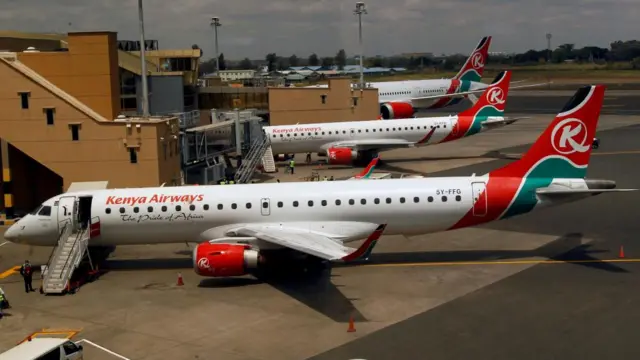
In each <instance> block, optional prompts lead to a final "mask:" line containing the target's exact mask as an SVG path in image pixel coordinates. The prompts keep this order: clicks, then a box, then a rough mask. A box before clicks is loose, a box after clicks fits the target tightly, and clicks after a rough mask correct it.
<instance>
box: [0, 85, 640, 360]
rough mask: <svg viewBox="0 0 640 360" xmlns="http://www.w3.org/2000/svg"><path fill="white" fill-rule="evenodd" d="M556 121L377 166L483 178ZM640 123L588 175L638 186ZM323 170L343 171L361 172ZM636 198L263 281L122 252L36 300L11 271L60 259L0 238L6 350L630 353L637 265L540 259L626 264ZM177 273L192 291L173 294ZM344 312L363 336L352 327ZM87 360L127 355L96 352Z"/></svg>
mask: <svg viewBox="0 0 640 360" xmlns="http://www.w3.org/2000/svg"><path fill="white" fill-rule="evenodd" d="M514 98H515V97H514ZM510 100H512V98H511V97H510ZM566 100H568V97H567V98H566V99H565V100H563V101H561V102H562V103H564V101H566ZM629 101H630V102H631V100H629ZM633 101H635V100H633ZM542 105H543V106H545V105H546V104H542ZM508 106H509V104H508ZM561 106H562V104H561V105H560V107H558V109H557V110H554V112H557V111H558V110H560V108H561ZM508 109H509V108H508ZM517 110H518V109H517V108H516V109H514V113H515V112H516V111H517ZM552 118H553V115H532V118H531V119H526V120H522V121H519V122H517V123H515V124H513V125H509V126H507V127H504V128H501V129H497V130H494V131H490V132H487V133H483V134H480V135H477V136H473V137H470V138H466V139H463V140H460V141H457V142H453V143H449V144H443V145H438V146H431V147H425V148H419V149H403V150H395V151H391V152H389V153H384V160H385V165H384V166H383V167H381V169H380V170H378V171H381V172H384V171H398V172H405V173H417V174H422V175H425V176H444V175H470V174H471V173H473V172H477V173H484V172H486V171H488V170H490V169H493V168H496V167H498V166H500V164H504V163H506V162H508V161H512V160H513V159H514V158H517V156H518V154H519V153H521V152H523V151H524V150H525V149H526V147H527V146H526V145H525V146H522V144H528V143H531V142H533V141H534V140H535V139H536V138H537V136H538V135H539V134H540V133H541V131H542V130H543V129H544V128H545V127H546V126H547V125H548V123H549V122H550V121H551V120H552ZM639 121H640V118H638V117H633V116H623V115H619V114H610V115H606V116H602V118H601V121H600V125H599V133H598V136H599V137H600V138H601V148H600V149H599V150H596V152H595V153H594V156H593V158H592V161H591V166H590V168H589V177H598V178H608V179H613V180H616V181H618V184H619V186H622V187H625V186H626V187H633V186H638V185H637V184H638V181H636V180H634V179H637V176H636V174H635V169H637V166H635V164H637V161H638V158H637V156H638V155H636V154H638V153H640V146H638V145H637V141H635V138H636V137H637V136H638V135H640V132H638V130H640V128H639V127H637V126H633V125H634V124H637V123H638V122H639ZM630 125H631V126H632V127H629V126H630ZM611 129H620V130H611ZM299 163H300V161H299ZM314 168H317V166H314V165H309V166H305V165H304V164H300V165H299V166H298V167H297V169H296V170H297V171H296V174H294V175H290V174H284V173H283V171H282V170H281V172H279V173H277V174H275V176H269V178H268V179H267V180H268V181H275V178H279V179H280V180H281V181H282V182H286V181H300V177H303V176H307V175H309V174H310V173H311V171H312V169H314ZM318 171H319V172H320V173H321V174H326V175H329V176H330V175H334V176H335V177H346V176H352V175H353V174H355V173H357V172H359V169H354V168H346V167H326V166H325V167H323V168H322V169H321V170H318ZM380 181H384V180H380ZM638 195H639V194H637V193H633V194H631V195H629V194H624V195H621V194H614V195H606V196H605V195H601V196H598V197H594V198H592V199H588V200H583V201H581V202H578V203H575V204H567V205H563V206H561V207H558V208H556V209H550V210H549V211H547V212H545V213H540V214H531V215H526V216H523V217H521V218H515V219H511V220H507V221H504V222H501V223H495V224H490V225H488V226H484V227H480V228H471V229H462V230H457V231H453V232H447V233H440V234H433V235H428V236H417V237H412V238H409V239H407V238H405V237H402V236H385V237H383V238H382V240H381V241H380V243H379V245H378V246H377V247H376V250H375V252H374V255H373V256H372V259H371V262H370V264H368V265H365V266H355V267H354V266H336V267H334V268H333V269H332V270H331V272H330V276H324V277H320V278H309V277H306V276H302V275H301V276H291V277H288V278H286V279H277V280H273V281H270V282H268V283H263V282H259V281H257V280H254V279H252V278H250V277H241V278H228V279H206V278H201V277H199V276H197V275H196V274H195V273H194V272H193V270H192V268H191V266H192V264H191V259H190V258H189V254H190V250H189V249H188V247H187V245H186V244H177V245H147V246H129V247H120V248H118V249H117V250H116V251H115V253H114V254H113V255H112V256H111V258H110V260H109V261H108V263H107V265H108V267H109V268H110V269H111V271H109V272H108V273H106V274H105V275H103V276H102V277H101V278H100V279H98V280H97V281H95V282H93V283H90V284H87V285H85V286H83V287H82V288H81V289H80V291H79V292H78V293H77V294H75V295H67V296H43V295H40V294H38V293H37V292H36V293H29V294H26V293H25V292H24V290H23V286H22V281H21V279H20V278H19V276H18V275H16V274H15V271H12V270H11V269H12V268H13V267H14V266H16V265H19V263H20V262H22V261H23V260H24V259H27V258H28V259H30V260H31V261H32V263H35V264H39V263H44V262H46V260H47V258H48V257H49V254H50V251H51V249H47V248H35V247H33V248H32V247H24V246H20V245H15V244H12V243H3V242H2V241H0V286H2V287H3V289H4V290H5V292H6V293H7V296H8V298H9V300H10V301H11V303H12V305H13V309H10V310H9V311H8V314H9V315H8V316H7V317H5V318H4V319H2V320H0V332H1V333H2V334H3V336H2V337H0V351H4V350H6V349H8V348H10V347H11V346H13V345H14V344H15V343H17V342H18V341H21V340H22V339H24V338H25V337H26V336H28V335H29V334H31V333H33V332H35V331H38V330H40V329H43V328H46V329H58V330H60V329H65V330H68V331H74V332H76V333H75V334H74V337H73V339H74V340H79V339H86V340H88V341H91V342H93V343H95V344H98V345H100V346H102V347H105V348H107V349H109V350H110V351H113V352H116V353H117V354H120V355H121V356H123V357H124V358H129V359H165V358H172V359H209V358H212V357H215V358H216V359H230V360H236V359H285V360H286V359H305V358H311V357H314V356H315V357H314V358H315V359H353V358H361V359H387V358H398V357H399V356H402V357H403V358H425V357H426V356H428V357H429V358H430V359H439V358H463V357H464V358H470V357H473V358H487V359H488V358H492V359H496V358H533V354H535V352H536V350H537V351H540V352H541V353H543V354H553V355H554V357H560V356H562V355H564V357H565V358H578V357H581V358H590V357H593V356H595V355H600V358H601V357H602V355H607V357H612V356H615V355H622V354H623V353H622V351H623V350H625V351H626V352H625V353H624V354H625V355H634V347H633V346H631V339H632V336H633V335H632V334H633V333H634V331H633V329H632V328H631V327H632V326H633V324H634V320H637V319H636V316H637V315H634V314H633V311H632V310H633V308H635V307H637V304H638V300H640V296H639V295H636V294H634V293H633V291H629V290H627V288H628V287H629V286H630V285H631V284H634V280H637V279H635V278H634V276H636V275H633V273H634V269H635V267H636V266H635V264H634V263H633V262H630V263H599V262H598V263H592V265H586V264H582V265H579V264H544V265H541V264H539V262H540V261H544V260H546V259H548V258H558V259H560V260H565V258H566V257H570V258H573V257H577V258H579V256H588V257H589V258H601V259H612V258H615V257H616V255H617V251H618V247H619V246H620V245H624V246H625V250H626V251H627V254H628V256H629V257H633V254H640V245H635V244H634V242H633V235H634V234H635V233H637V231H634V230H638V229H637V228H638V227H639V226H640V225H636V224H637V222H634V221H633V220H634V219H632V217H633V216H634V213H635V212H634V211H633V209H634V208H633V206H634V204H637V203H638V198H637V196H638ZM618 209H622V211H620V210H618ZM596 211H597V213H594V212H596ZM356 245H357V244H356ZM571 249H574V250H573V251H572V252H570V253H569V254H568V255H564V257H558V256H559V254H562V253H565V252H567V251H569V250H571ZM630 260H631V259H630ZM470 261H471V262H472V263H469V262H470ZM639 261H640V260H639ZM460 262H466V263H464V264H460ZM612 269H622V270H612ZM5 270H6V271H5ZM3 272H4V273H3ZM635 272H637V271H635ZM178 273H180V274H181V275H182V276H183V279H184V283H185V284H184V286H178V285H177V284H176V282H177V277H178ZM636 282H637V281H636ZM34 286H39V281H38V280H35V281H34ZM349 318H353V319H354V320H355V327H356V332H351V333H349V332H347V331H346V330H347V327H348V320H349ZM585 336H586V338H585V340H584V341H583V340H581V339H582V338H583V337H585ZM616 336H617V337H616ZM563 339H568V340H567V341H563ZM585 349H590V351H587V350H585ZM598 349H599V350H598ZM85 354H86V357H87V358H90V359H98V360H100V359H114V358H116V357H114V355H112V354H109V353H107V352H104V351H103V350H100V349H98V348H96V347H93V346H91V345H85ZM399 354H400V355H399ZM583 354H585V355H584V356H582V355H583ZM539 357H540V356H537V358H539ZM549 357H551V356H549ZM628 357H629V356H626V358H628Z"/></svg>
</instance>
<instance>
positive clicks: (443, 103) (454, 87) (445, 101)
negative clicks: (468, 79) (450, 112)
mask: <svg viewBox="0 0 640 360" xmlns="http://www.w3.org/2000/svg"><path fill="white" fill-rule="evenodd" d="M459 86H460V80H458V79H451V83H450V84H449V88H448V89H447V95H451V94H455V93H456V91H457V90H458V87H459ZM449 101H451V98H450V97H444V98H440V99H438V101H436V102H435V103H434V104H433V105H431V106H429V109H439V108H441V107H444V106H446V105H447V104H448V103H449Z"/></svg>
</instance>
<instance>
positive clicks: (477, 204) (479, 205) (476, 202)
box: [471, 182, 487, 216]
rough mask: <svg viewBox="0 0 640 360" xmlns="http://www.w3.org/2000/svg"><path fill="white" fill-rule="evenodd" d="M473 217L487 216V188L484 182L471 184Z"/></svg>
mask: <svg viewBox="0 0 640 360" xmlns="http://www.w3.org/2000/svg"><path fill="white" fill-rule="evenodd" d="M471 190H472V194H473V216H485V215H487V186H486V184H485V183H484V182H474V183H471Z"/></svg>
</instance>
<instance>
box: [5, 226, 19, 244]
mask: <svg viewBox="0 0 640 360" xmlns="http://www.w3.org/2000/svg"><path fill="white" fill-rule="evenodd" d="M18 233H19V230H18V228H17V224H13V225H11V226H9V228H8V229H7V231H5V232H4V238H5V240H8V241H15V240H17V239H18Z"/></svg>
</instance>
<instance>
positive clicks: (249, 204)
mask: <svg viewBox="0 0 640 360" xmlns="http://www.w3.org/2000/svg"><path fill="white" fill-rule="evenodd" d="M265 204H266V203H265ZM247 209H251V203H247Z"/></svg>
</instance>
